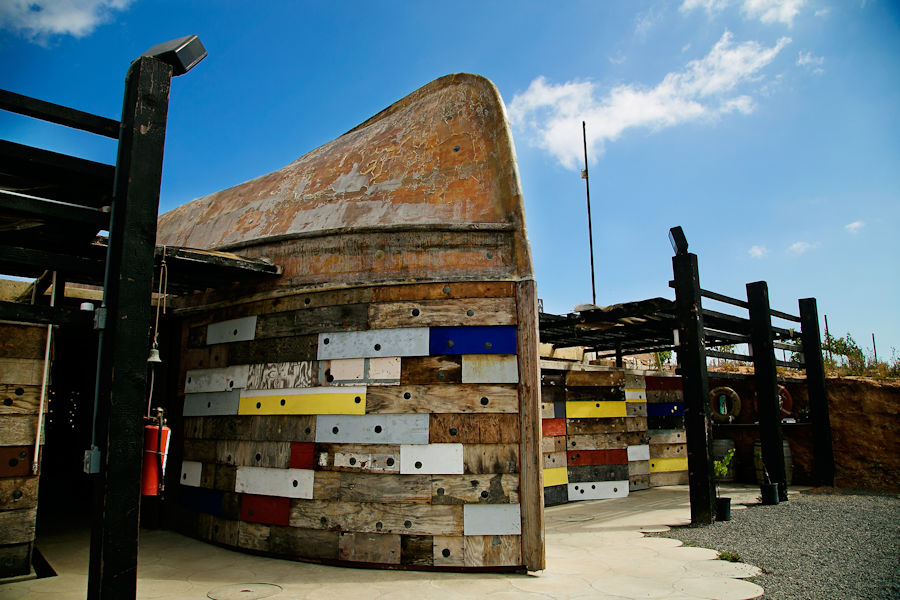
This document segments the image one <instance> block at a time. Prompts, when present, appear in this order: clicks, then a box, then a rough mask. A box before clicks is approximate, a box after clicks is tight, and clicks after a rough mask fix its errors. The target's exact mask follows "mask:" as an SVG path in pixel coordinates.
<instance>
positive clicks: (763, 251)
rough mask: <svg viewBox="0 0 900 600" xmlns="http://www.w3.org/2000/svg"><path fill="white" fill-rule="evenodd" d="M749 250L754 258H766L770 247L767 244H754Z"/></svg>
mask: <svg viewBox="0 0 900 600" xmlns="http://www.w3.org/2000/svg"><path fill="white" fill-rule="evenodd" d="M748 252H749V254H750V256H752V257H753V258H765V256H766V255H767V254H768V253H769V249H768V248H766V247H765V246H752V247H751V248H750V250H748Z"/></svg>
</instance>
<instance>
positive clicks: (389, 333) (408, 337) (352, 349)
mask: <svg viewBox="0 0 900 600" xmlns="http://www.w3.org/2000/svg"><path fill="white" fill-rule="evenodd" d="M385 356H428V328H427V327H410V328H408V329H372V330H370V331H337V332H333V333H320V334H319V355H318V358H319V360H334V359H336V358H374V357H379V358H380V357H385Z"/></svg>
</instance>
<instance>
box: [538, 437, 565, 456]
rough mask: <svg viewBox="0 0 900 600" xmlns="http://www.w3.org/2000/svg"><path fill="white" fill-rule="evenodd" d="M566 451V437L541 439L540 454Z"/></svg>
mask: <svg viewBox="0 0 900 600" xmlns="http://www.w3.org/2000/svg"><path fill="white" fill-rule="evenodd" d="M565 451H566V436H564V435H555V436H548V437H544V438H541V452H542V453H544V454H547V453H553V452H565Z"/></svg>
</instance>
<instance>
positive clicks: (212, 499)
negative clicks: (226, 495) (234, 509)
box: [181, 485, 222, 515]
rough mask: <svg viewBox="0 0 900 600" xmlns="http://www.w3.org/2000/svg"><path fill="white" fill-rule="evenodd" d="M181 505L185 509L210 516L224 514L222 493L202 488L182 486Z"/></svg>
mask: <svg viewBox="0 0 900 600" xmlns="http://www.w3.org/2000/svg"><path fill="white" fill-rule="evenodd" d="M181 504H182V506H184V507H185V508H190V509H192V510H196V511H197V512H202V513H207V514H210V515H220V514H222V492H221V491H219V490H211V489H208V488H202V487H188V486H184V485H183V486H181Z"/></svg>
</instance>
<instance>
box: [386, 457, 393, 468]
mask: <svg viewBox="0 0 900 600" xmlns="http://www.w3.org/2000/svg"><path fill="white" fill-rule="evenodd" d="M386 462H387V466H389V467H393V466H394V459H393V458H389V459H387V461H386Z"/></svg>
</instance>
